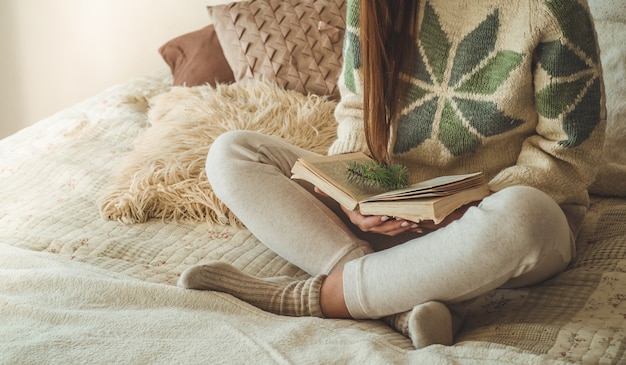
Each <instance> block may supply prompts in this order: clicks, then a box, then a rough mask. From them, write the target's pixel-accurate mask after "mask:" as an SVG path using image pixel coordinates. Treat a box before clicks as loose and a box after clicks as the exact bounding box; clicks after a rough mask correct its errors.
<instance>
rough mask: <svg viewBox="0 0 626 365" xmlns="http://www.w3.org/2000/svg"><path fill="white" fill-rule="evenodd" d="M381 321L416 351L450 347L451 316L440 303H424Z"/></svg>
mask: <svg viewBox="0 0 626 365" xmlns="http://www.w3.org/2000/svg"><path fill="white" fill-rule="evenodd" d="M383 321H384V322H385V323H387V324H388V325H389V326H391V327H392V328H393V329H395V330H396V331H398V332H400V333H401V334H403V335H405V336H406V337H408V338H409V339H411V342H413V346H414V347H415V348H416V349H421V348H424V347H427V346H430V345H435V344H440V345H446V346H449V345H452V338H453V329H452V316H451V314H450V311H449V310H448V307H446V305H445V304H443V303H440V302H426V303H423V304H419V305H416V306H415V307H413V309H412V310H410V311H408V312H404V313H398V314H394V315H391V316H387V317H384V318H383Z"/></svg>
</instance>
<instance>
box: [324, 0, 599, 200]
mask: <svg viewBox="0 0 626 365" xmlns="http://www.w3.org/2000/svg"><path fill="white" fill-rule="evenodd" d="M419 21H420V24H419V25H418V26H419V34H420V36H419V41H418V46H419V48H418V49H419V51H418V52H417V53H418V55H417V57H416V59H415V66H416V67H414V68H413V69H414V70H413V71H412V72H406V73H404V74H403V75H402V80H403V82H408V83H410V85H409V87H408V92H407V97H406V103H405V104H404V105H405V107H404V108H403V110H402V113H401V116H400V118H399V119H398V121H397V122H396V123H395V124H394V125H393V126H392V127H391V128H392V130H391V135H392V140H391V141H390V144H389V150H390V153H391V156H392V160H393V162H394V163H400V164H403V165H405V166H407V167H408V168H409V170H410V171H411V178H412V180H413V181H420V180H425V179H428V178H431V177H434V176H438V175H444V174H454V173H468V172H474V171H483V172H484V173H485V174H486V175H487V177H488V178H489V179H490V186H491V189H492V190H493V191H498V190H501V189H503V188H505V187H507V186H512V185H527V186H533V187H536V188H538V189H540V190H542V191H544V192H545V193H547V194H548V195H550V196H551V197H552V198H554V200H555V201H556V202H557V203H559V204H565V203H574V204H582V205H588V203H589V196H588V193H587V187H588V186H589V185H590V184H591V183H592V181H593V179H594V177H595V173H596V166H597V164H598V161H599V158H600V153H601V150H602V143H603V137H604V124H605V121H606V112H605V108H604V86H603V82H602V70H601V65H600V57H599V51H598V47H597V40H596V36H595V30H594V27H593V23H592V19H591V16H590V13H589V11H588V7H587V4H586V1H585V0H528V1H511V0H474V1H455V0H426V1H422V4H421V9H420V16H419ZM343 52H344V54H343V56H344V64H343V70H342V74H341V76H340V79H339V86H340V90H341V101H340V102H339V104H338V106H337V109H336V112H335V117H336V119H337V122H338V129H337V135H338V138H337V140H336V141H335V142H334V143H333V144H332V146H331V147H330V150H329V153H330V154H338V153H346V152H352V151H359V150H360V151H365V152H367V151H368V148H367V144H366V142H365V136H364V132H363V119H362V118H363V117H362V115H363V89H362V69H361V66H362V61H361V50H360V45H359V1H358V0H348V14H347V29H346V36H345V41H344V51H343Z"/></svg>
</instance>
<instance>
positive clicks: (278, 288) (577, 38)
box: [179, 0, 605, 348]
mask: <svg viewBox="0 0 626 365" xmlns="http://www.w3.org/2000/svg"><path fill="white" fill-rule="evenodd" d="M339 84H340V88H341V92H342V94H341V96H342V97H341V101H340V103H339V104H338V107H337V109H336V112H335V116H336V119H337V121H338V138H337V140H336V141H335V142H334V143H333V145H332V146H331V149H330V151H329V152H330V153H331V154H338V153H346V152H353V151H357V150H361V151H366V152H367V153H369V154H371V155H372V156H373V157H374V158H375V159H377V160H379V161H381V162H385V163H387V162H393V163H399V164H403V165H405V166H407V167H408V168H409V170H410V172H411V178H412V180H413V181H421V180H426V179H429V178H432V177H435V176H438V175H447V174H455V173H469V172H475V171H483V172H484V173H485V174H486V175H487V176H488V178H489V179H490V188H491V190H492V194H491V195H490V196H488V197H487V198H485V199H483V200H482V201H480V202H475V203H473V204H469V205H467V206H465V207H462V208H460V209H458V210H457V211H456V212H454V213H453V214H452V215H451V216H449V217H448V218H447V219H446V220H445V221H444V222H442V223H440V224H439V225H435V224H433V222H428V221H425V222H408V221H404V220H396V219H390V217H386V216H363V215H361V214H360V213H359V212H358V211H349V210H347V209H345V208H342V207H340V206H338V204H337V203H335V202H333V201H330V200H329V199H328V198H327V197H326V196H324V194H323V192H320V191H315V189H314V188H312V187H310V186H306V185H305V184H303V183H299V182H297V181H294V180H291V179H290V170H291V166H292V165H293V163H294V162H295V161H296V159H297V158H298V157H299V156H303V155H311V152H308V151H305V150H302V149H299V148H296V147H293V146H291V145H289V144H287V143H285V142H284V141H281V140H278V139H276V138H273V137H268V136H263V135H260V134H257V133H253V132H243V131H238V132H231V133H227V134H224V135H223V136H221V137H220V138H218V139H217V140H216V141H215V143H214V144H213V146H212V148H211V151H210V153H209V156H208V159H207V166H208V167H207V171H208V173H209V180H210V183H211V185H212V187H213V188H214V190H215V193H216V194H217V195H218V196H219V197H220V198H221V199H222V201H223V202H224V203H225V204H226V205H227V206H229V207H230V209H231V210H232V211H233V212H235V214H237V216H238V217H239V218H240V219H241V220H242V222H243V223H244V224H245V225H246V226H247V227H248V228H249V229H250V230H251V231H252V232H253V233H254V234H255V235H256V236H257V237H258V238H259V239H260V240H261V241H262V242H263V243H264V244H266V245H267V246H268V247H270V248H271V249H272V250H274V251H275V252H277V253H278V254H279V255H281V256H282V257H284V258H286V259H287V260H289V261H290V262H292V263H293V264H295V265H297V266H299V267H301V268H302V269H304V270H306V271H307V272H308V273H310V274H311V275H312V277H311V278H310V279H308V280H304V281H294V280H293V279H290V278H284V277H283V278H266V279H261V278H254V277H251V276H248V275H246V274H244V273H242V272H240V271H239V270H237V269H235V268H233V267H232V266H230V265H227V264H225V263H220V262H212V263H209V264H207V265H199V266H195V267H191V268H189V269H188V270H187V271H186V272H184V273H183V275H182V276H181V278H180V281H179V285H180V286H183V287H186V288H193V289H205V290H218V291H223V292H227V293H230V294H233V295H235V296H237V297H239V298H241V299H242V300H245V301H248V302H250V303H251V304H253V305H256V306H258V307H260V308H262V309H264V310H267V311H271V312H274V313H277V314H283V315H290V316H318V317H328V318H383V319H384V320H385V321H386V322H387V323H389V324H390V325H391V326H393V327H394V328H396V329H397V330H398V331H400V332H401V333H403V334H405V335H406V336H408V337H410V338H411V340H412V341H413V344H414V345H415V347H416V348H421V347H424V346H428V345H430V344H433V343H441V344H450V343H451V342H452V338H453V333H454V330H455V329H456V328H458V323H456V322H457V321H454V316H453V315H452V314H451V313H450V311H449V310H448V308H449V306H450V305H452V304H455V303H460V302H462V301H464V300H467V299H471V298H474V297H477V296H479V295H481V294H484V293H486V292H488V291H490V290H492V289H495V288H499V287H520V286H527V285H532V284H534V283H537V282H540V281H542V280H545V279H546V278H549V277H551V276H552V275H554V274H556V273H558V272H560V271H562V270H563V269H564V268H565V267H566V266H567V265H568V263H569V262H570V260H571V259H572V257H573V255H574V249H575V246H574V242H575V237H576V234H577V232H578V228H579V226H580V223H581V221H582V218H583V217H584V215H585V212H586V209H587V206H588V203H589V197H588V193H587V190H586V189H587V186H588V185H589V184H590V183H591V182H592V181H593V179H594V175H595V166H596V165H597V163H596V162H597V161H598V157H599V153H600V151H601V144H602V140H603V130H604V120H605V111H604V107H603V100H604V98H603V83H602V74H601V67H600V59H599V55H598V49H597V42H596V38H595V31H594V29H593V24H592V20H591V17H590V14H589V12H588V8H587V4H586V3H585V1H584V0H530V1H524V2H512V1H509V0H475V1H471V2H457V1H450V0H427V1H416V0H403V1H400V0H389V1H382V0H379V1H376V0H360V1H359V0H349V1H348V14H347V30H346V36H345V44H344V65H343V70H342V75H341V77H340V80H339Z"/></svg>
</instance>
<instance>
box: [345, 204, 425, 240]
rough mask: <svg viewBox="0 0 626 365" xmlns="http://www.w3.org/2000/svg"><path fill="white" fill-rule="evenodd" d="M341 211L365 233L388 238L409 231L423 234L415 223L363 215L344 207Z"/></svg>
mask: <svg viewBox="0 0 626 365" xmlns="http://www.w3.org/2000/svg"><path fill="white" fill-rule="evenodd" d="M341 209H342V210H343V211H344V213H346V215H347V216H348V218H349V219H350V222H352V224H354V225H355V226H357V227H359V229H360V230H361V231H363V232H373V233H378V234H384V235H386V236H397V235H399V234H402V233H404V232H407V231H413V232H417V233H421V232H422V230H421V229H420V227H419V224H418V223H415V222H410V221H407V220H404V219H395V218H392V217H388V216H380V215H363V214H361V212H359V211H358V210H350V209H347V208H346V207H344V206H342V207H341Z"/></svg>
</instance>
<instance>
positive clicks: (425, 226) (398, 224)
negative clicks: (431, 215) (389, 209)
mask: <svg viewBox="0 0 626 365" xmlns="http://www.w3.org/2000/svg"><path fill="white" fill-rule="evenodd" d="M315 192H317V193H318V194H322V195H326V194H324V192H323V191H321V190H320V189H318V188H317V187H315ZM479 203H480V202H479V201H477V202H473V203H470V204H467V205H464V206H462V207H460V208H459V209H457V210H455V211H454V212H452V213H451V214H450V215H448V216H447V217H446V218H445V219H444V220H443V221H441V222H439V224H435V222H433V221H432V220H427V221H421V222H411V221H408V220H405V219H396V218H393V217H388V216H380V215H367V216H366V215H363V214H361V212H359V211H358V210H350V209H347V208H346V207H344V206H341V209H342V210H343V211H344V213H345V214H346V216H347V217H348V218H349V219H350V222H352V224H354V225H355V226H357V227H358V228H359V229H360V230H361V231H363V232H373V233H378V234H383V235H387V236H397V235H399V234H402V233H405V232H408V231H411V232H414V233H423V234H426V233H429V232H432V231H435V230H437V229H439V228H442V227H445V226H447V225H448V224H450V223H452V222H453V221H455V220H457V219H459V218H461V217H462V216H463V214H465V212H466V211H467V209H468V208H469V207H471V206H476V205H478V204H479Z"/></svg>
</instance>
